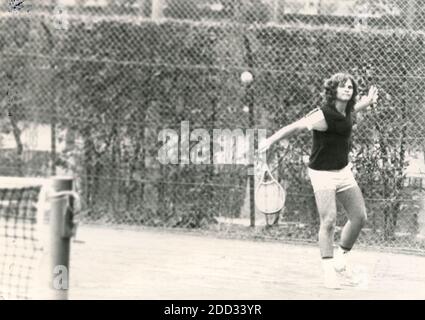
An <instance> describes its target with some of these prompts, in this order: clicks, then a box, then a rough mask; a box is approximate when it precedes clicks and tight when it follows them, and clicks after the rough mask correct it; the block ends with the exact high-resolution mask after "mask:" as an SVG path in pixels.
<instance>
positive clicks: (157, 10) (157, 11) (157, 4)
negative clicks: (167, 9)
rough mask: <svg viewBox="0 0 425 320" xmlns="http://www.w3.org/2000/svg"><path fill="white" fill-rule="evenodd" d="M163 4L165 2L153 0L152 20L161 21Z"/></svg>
mask: <svg viewBox="0 0 425 320" xmlns="http://www.w3.org/2000/svg"><path fill="white" fill-rule="evenodd" d="M163 2H164V0H152V13H151V19H152V20H159V19H161V18H162V17H163V12H162V10H163Z"/></svg>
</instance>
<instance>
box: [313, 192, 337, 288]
mask: <svg viewBox="0 0 425 320" xmlns="http://www.w3.org/2000/svg"><path fill="white" fill-rule="evenodd" d="M314 195H315V198H316V205H317V210H318V212H319V217H320V228H319V247H320V254H321V257H322V267H323V271H324V285H325V287H327V288H334V289H338V288H339V287H340V286H339V281H338V278H337V275H336V273H335V270H334V259H333V243H334V240H333V239H334V233H335V224H336V199H335V190H317V191H316V192H315V193H314Z"/></svg>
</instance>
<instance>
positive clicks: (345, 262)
mask: <svg viewBox="0 0 425 320" xmlns="http://www.w3.org/2000/svg"><path fill="white" fill-rule="evenodd" d="M349 260H350V259H349V252H346V251H344V250H343V249H341V248H338V250H337V252H336V253H335V259H334V268H335V271H336V272H337V275H338V277H339V278H340V280H341V281H342V282H343V284H345V285H349V286H356V285H358V284H359V282H360V281H359V279H358V277H356V275H355V273H354V272H353V269H352V268H351V264H350V261H349Z"/></svg>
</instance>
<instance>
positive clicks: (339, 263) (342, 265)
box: [334, 248, 349, 272]
mask: <svg viewBox="0 0 425 320" xmlns="http://www.w3.org/2000/svg"><path fill="white" fill-rule="evenodd" d="M348 255H349V253H348V252H346V251H344V250H343V249H341V248H338V250H336V252H335V258H334V267H335V270H336V271H337V272H342V271H345V270H346V269H347V268H348V265H349V263H348Z"/></svg>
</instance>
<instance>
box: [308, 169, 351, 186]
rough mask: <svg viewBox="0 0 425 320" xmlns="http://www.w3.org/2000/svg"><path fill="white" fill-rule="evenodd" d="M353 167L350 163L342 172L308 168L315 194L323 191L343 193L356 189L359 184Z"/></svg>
mask: <svg viewBox="0 0 425 320" xmlns="http://www.w3.org/2000/svg"><path fill="white" fill-rule="evenodd" d="M352 167H353V165H352V164H351V163H349V164H348V165H347V166H346V167H345V168H342V169H340V170H331V171H322V170H313V169H311V168H308V175H309V176H310V180H311V185H312V186H313V190H314V192H317V191H323V190H333V191H335V192H341V191H345V190H348V189H350V188H352V187H356V186H357V182H356V179H355V178H354V175H353V172H352V171H351V168H352Z"/></svg>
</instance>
